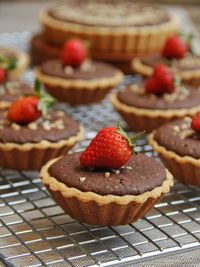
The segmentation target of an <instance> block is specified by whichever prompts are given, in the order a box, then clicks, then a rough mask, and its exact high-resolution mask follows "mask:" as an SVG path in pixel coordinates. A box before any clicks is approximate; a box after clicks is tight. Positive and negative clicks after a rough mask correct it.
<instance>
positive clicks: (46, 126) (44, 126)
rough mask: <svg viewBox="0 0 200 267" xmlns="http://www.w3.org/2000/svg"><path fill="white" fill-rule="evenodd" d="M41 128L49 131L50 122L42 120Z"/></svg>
mask: <svg viewBox="0 0 200 267" xmlns="http://www.w3.org/2000/svg"><path fill="white" fill-rule="evenodd" d="M43 128H44V129H45V130H46V131H50V130H51V124H50V121H47V120H46V121H44V122H43Z"/></svg>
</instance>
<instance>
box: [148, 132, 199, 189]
mask: <svg viewBox="0 0 200 267" xmlns="http://www.w3.org/2000/svg"><path fill="white" fill-rule="evenodd" d="M148 141H149V143H150V145H151V146H152V147H153V149H154V150H155V151H156V152H157V153H158V155H159V157H160V159H161V160H162V162H163V163H164V165H165V166H166V168H168V169H169V171H170V172H171V173H172V175H173V176H174V177H175V178H176V179H177V180H179V181H180V182H182V183H184V184H191V185H196V186H200V159H195V158H192V157H190V156H184V157H181V156H179V155H178V154H176V153H175V152H173V151H170V150H167V149H166V148H165V147H163V146H160V145H159V144H158V143H157V142H156V140H155V139H154V133H151V134H150V135H149V136H148Z"/></svg>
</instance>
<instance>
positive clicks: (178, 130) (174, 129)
mask: <svg viewBox="0 0 200 267" xmlns="http://www.w3.org/2000/svg"><path fill="white" fill-rule="evenodd" d="M173 131H174V132H176V133H178V132H180V127H179V126H178V125H174V126H173Z"/></svg>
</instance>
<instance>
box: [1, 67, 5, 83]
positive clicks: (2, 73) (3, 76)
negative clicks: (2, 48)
mask: <svg viewBox="0 0 200 267" xmlns="http://www.w3.org/2000/svg"><path fill="white" fill-rule="evenodd" d="M5 81H6V71H5V70H4V69H2V68H0V84H2V83H4V82H5Z"/></svg>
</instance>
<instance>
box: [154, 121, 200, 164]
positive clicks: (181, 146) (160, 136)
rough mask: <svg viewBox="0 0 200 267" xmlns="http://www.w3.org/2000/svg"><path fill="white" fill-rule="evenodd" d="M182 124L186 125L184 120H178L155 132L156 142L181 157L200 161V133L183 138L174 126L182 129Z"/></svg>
mask: <svg viewBox="0 0 200 267" xmlns="http://www.w3.org/2000/svg"><path fill="white" fill-rule="evenodd" d="M182 124H184V120H177V121H174V122H171V123H168V124H166V125H163V126H161V127H160V128H159V129H158V130H156V132H155V136H154V138H155V140H156V141H157V142H158V144H159V145H160V146H164V147H165V148H166V149H167V150H171V151H174V152H175V153H176V154H178V155H180V156H190V157H193V158H195V159H200V133H198V134H197V133H194V134H191V135H188V136H187V137H185V138H181V135H180V133H176V132H175V130H174V126H178V127H180V126H181V125H182Z"/></svg>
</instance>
